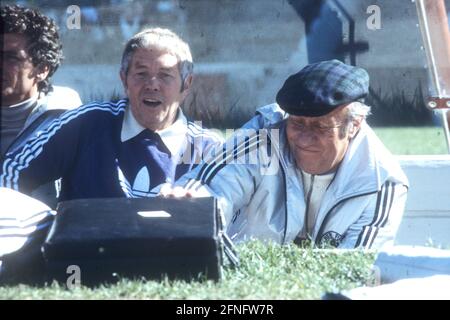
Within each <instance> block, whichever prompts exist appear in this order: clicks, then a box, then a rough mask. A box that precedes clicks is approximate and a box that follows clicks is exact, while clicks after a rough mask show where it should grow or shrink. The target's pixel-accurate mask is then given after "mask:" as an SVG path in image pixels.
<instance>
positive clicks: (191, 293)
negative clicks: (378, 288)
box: [0, 241, 375, 300]
mask: <svg viewBox="0 0 450 320" xmlns="http://www.w3.org/2000/svg"><path fill="white" fill-rule="evenodd" d="M238 250H239V252H240V258H241V266H240V267H239V268H236V269H232V268H230V267H226V268H225V269H224V276H223V279H222V280H221V281H220V282H212V281H203V282H197V281H193V282H191V283H189V282H184V281H167V280H166V281H160V282H158V281H146V282H145V281H130V280H122V281H121V282H119V283H118V284H116V285H110V286H102V287H99V288H96V289H89V288H86V287H78V288H75V289H72V290H68V289H65V288H64V286H62V285H57V284H55V283H54V284H52V285H50V286H47V287H42V288H33V287H29V286H24V285H19V286H13V287H0V299H225V300H228V299H319V298H321V297H322V295H323V294H324V293H325V292H338V291H340V290H344V289H350V288H354V287H357V286H361V285H365V284H369V285H370V284H372V283H374V276H373V273H372V271H371V265H372V264H373V261H374V258H375V254H374V253H364V252H362V251H339V252H337V251H330V250H312V249H301V248H299V247H297V246H295V245H288V246H279V245H275V244H268V245H266V244H263V243H261V242H256V241H255V242H249V243H246V244H245V245H240V246H238ZM81 281H82V273H81Z"/></svg>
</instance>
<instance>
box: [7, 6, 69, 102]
mask: <svg viewBox="0 0 450 320" xmlns="http://www.w3.org/2000/svg"><path fill="white" fill-rule="evenodd" d="M1 27H2V30H3V31H2V33H18V34H23V35H25V36H26V37H27V39H28V41H29V48H28V53H29V55H30V56H31V59H32V60H31V61H32V62H33V64H34V66H36V67H38V68H43V67H48V69H49V73H48V76H47V78H46V79H45V80H42V81H40V82H39V83H38V89H39V91H41V92H44V93H48V92H49V91H51V90H52V87H51V85H50V77H51V76H52V75H53V74H54V73H55V71H56V70H57V69H58V67H59V65H60V63H61V60H62V59H63V53H62V44H61V41H60V39H59V34H58V27H57V26H56V23H55V22H54V21H53V20H52V19H50V18H48V17H46V16H45V15H43V14H42V13H41V12H39V11H38V10H37V9H30V8H24V7H21V6H18V5H5V6H2V7H1Z"/></svg>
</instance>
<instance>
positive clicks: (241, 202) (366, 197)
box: [176, 106, 408, 249]
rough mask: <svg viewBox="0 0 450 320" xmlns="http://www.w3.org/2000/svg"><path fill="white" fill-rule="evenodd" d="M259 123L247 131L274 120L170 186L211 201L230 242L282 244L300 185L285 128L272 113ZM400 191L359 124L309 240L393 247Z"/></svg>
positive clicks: (388, 162)
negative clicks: (219, 212) (252, 240)
mask: <svg viewBox="0 0 450 320" xmlns="http://www.w3.org/2000/svg"><path fill="white" fill-rule="evenodd" d="M271 107H272V108H273V106H271ZM270 109H271V108H269V110H270ZM266 112H267V107H266ZM264 117H266V119H265V120H264V121H262V122H261V119H262V118H261V115H260V116H259V118H258V117H256V118H255V119H254V120H253V122H254V123H253V124H251V125H247V128H248V127H252V126H264V125H266V124H267V123H270V122H273V121H274V119H278V120H280V121H278V122H277V123H276V124H274V125H271V126H269V127H268V128H267V129H263V130H259V131H258V132H257V133H256V132H254V134H253V135H251V137H248V139H246V140H245V141H244V140H243V139H241V140H242V141H241V142H240V143H239V141H238V142H236V141H231V140H229V141H228V142H227V144H228V147H227V149H224V150H223V153H222V152H216V157H211V158H210V159H208V160H206V161H205V163H204V164H203V165H200V166H198V167H197V168H196V169H195V170H193V171H191V172H189V173H187V174H186V175H184V176H183V177H182V178H181V179H180V180H178V181H177V183H176V185H181V186H183V187H185V188H188V189H195V190H196V191H197V192H199V193H200V194H203V195H213V196H215V197H216V198H217V199H218V204H219V208H220V209H221V210H222V211H223V214H224V217H225V221H226V223H227V233H228V235H229V236H230V237H231V239H233V240H234V241H235V242H239V241H244V240H247V239H250V238H257V239H261V240H273V241H275V242H278V243H288V242H291V241H293V240H294V239H295V238H296V236H297V234H298V233H299V232H300V231H301V230H302V228H303V224H304V221H305V211H306V203H305V197H304V192H303V183H302V181H301V179H299V178H298V176H297V174H296V167H295V161H294V159H293V157H292V155H291V153H290V151H289V146H288V144H287V140H286V135H285V124H286V121H285V120H283V119H282V116H281V117H280V116H279V115H277V114H272V115H271V114H270V113H269V114H266V115H265V116H264ZM267 117H268V118H267ZM258 122H259V124H255V123H258ZM277 130H279V131H277ZM255 154H256V157H258V158H257V159H256V161H255ZM245 157H247V159H246V161H247V162H245ZM249 157H250V158H252V157H253V161H252V160H249V159H248V158H249ZM236 159H237V160H236ZM407 189H408V180H407V178H406V176H405V174H404V173H403V171H402V169H401V168H400V166H399V164H398V162H397V161H396V160H395V158H394V157H393V156H392V155H391V154H390V153H389V151H388V150H387V149H386V148H385V147H384V146H383V144H382V143H381V141H380V140H379V139H378V138H377V137H376V136H375V134H374V132H373V131H372V130H371V129H370V127H369V126H368V125H367V123H365V122H364V123H363V124H362V126H361V129H360V131H359V133H358V134H357V135H356V137H355V138H354V139H353V140H352V141H351V143H350V145H349V149H348V150H347V152H346V154H345V156H344V159H343V161H342V162H341V164H340V166H339V168H338V170H337V172H336V175H335V177H334V179H333V181H332V182H331V184H330V185H329V187H328V189H327V191H326V192H325V195H324V197H323V199H322V203H321V205H320V209H319V212H318V215H317V219H316V223H315V226H314V229H313V234H312V237H313V238H312V239H313V241H314V242H315V244H317V245H321V244H324V243H328V244H332V245H334V246H337V247H339V248H364V249H368V248H379V247H381V246H382V245H384V244H386V243H388V242H393V240H394V238H395V234H396V232H397V229H398V227H399V225H400V222H401V219H402V215H403V211H404V207H405V202H406V194H407Z"/></svg>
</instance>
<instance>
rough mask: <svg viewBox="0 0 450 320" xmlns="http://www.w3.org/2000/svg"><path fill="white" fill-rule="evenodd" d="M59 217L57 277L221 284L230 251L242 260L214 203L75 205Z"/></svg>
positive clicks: (47, 246) (52, 264) (52, 238)
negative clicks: (76, 275)
mask: <svg viewBox="0 0 450 320" xmlns="http://www.w3.org/2000/svg"><path fill="white" fill-rule="evenodd" d="M57 212H58V213H57V215H56V217H55V221H54V224H53V226H52V228H51V230H50V232H49V234H48V236H47V239H46V241H45V243H44V245H43V248H42V249H43V254H44V259H45V262H46V265H47V273H48V276H49V280H52V279H56V280H58V281H62V282H66V280H67V279H68V278H69V276H70V275H71V272H72V271H73V270H78V271H79V276H80V280H81V284H85V285H95V284H98V283H103V282H115V281H117V280H118V279H120V278H147V279H151V278H153V279H155V278H158V279H160V278H162V277H166V276H167V277H168V278H171V279H174V278H175V279H199V280H201V279H214V280H219V279H220V278H221V267H222V263H223V255H222V254H223V252H224V250H226V253H227V254H231V256H232V257H233V258H234V257H235V256H234V254H233V252H232V250H231V249H232V248H231V246H232V244H231V242H229V241H228V239H224V233H223V224H222V219H221V217H220V215H219V213H218V210H217V206H216V201H215V200H214V198H187V199H173V198H159V197H158V198H139V199H128V198H110V199H83V200H71V201H66V202H61V203H60V204H59V205H58V208H57ZM225 238H226V236H225ZM233 260H234V259H233ZM235 262H237V261H235ZM75 268H76V269H75Z"/></svg>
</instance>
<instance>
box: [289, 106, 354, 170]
mask: <svg viewBox="0 0 450 320" xmlns="http://www.w3.org/2000/svg"><path fill="white" fill-rule="evenodd" d="M346 115H347V105H344V106H341V107H339V108H337V109H336V110H334V111H332V112H331V113H329V114H327V115H325V116H322V117H302V116H294V115H290V116H289V118H288V120H287V127H286V135H287V140H288V143H289V147H290V149H291V152H292V154H293V155H294V157H295V161H296V164H297V167H298V168H301V169H302V170H303V171H305V172H307V173H310V174H324V173H328V172H330V171H333V170H335V169H336V168H337V166H338V165H339V163H340V162H341V161H342V159H343V158H344V155H345V152H346V151H347V148H348V145H349V143H350V140H351V138H353V137H354V136H355V134H356V132H357V130H358V129H359V127H360V124H361V122H360V121H354V122H353V128H352V127H350V129H349V130H343V129H344V128H342V127H343V126H345V125H346V121H345V119H346Z"/></svg>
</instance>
